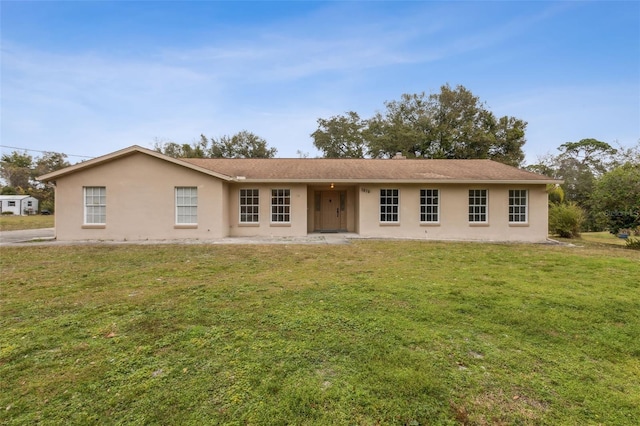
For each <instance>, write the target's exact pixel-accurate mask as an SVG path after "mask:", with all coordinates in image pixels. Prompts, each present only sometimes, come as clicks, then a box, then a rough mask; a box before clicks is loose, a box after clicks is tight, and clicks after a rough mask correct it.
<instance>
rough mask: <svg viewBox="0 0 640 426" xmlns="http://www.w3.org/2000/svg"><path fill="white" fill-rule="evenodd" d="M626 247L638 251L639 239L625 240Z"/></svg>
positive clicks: (639, 248) (639, 247) (639, 246)
mask: <svg viewBox="0 0 640 426" xmlns="http://www.w3.org/2000/svg"><path fill="white" fill-rule="evenodd" d="M626 244H627V245H626V247H627V248H628V249H631V250H640V238H631V237H629V238H627V241H626Z"/></svg>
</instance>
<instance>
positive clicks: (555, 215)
mask: <svg viewBox="0 0 640 426" xmlns="http://www.w3.org/2000/svg"><path fill="white" fill-rule="evenodd" d="M584 217H585V216H584V211H583V210H582V209H581V208H580V207H579V206H578V205H577V204H575V203H565V204H552V205H551V206H549V232H550V233H551V234H553V235H558V236H560V237H562V238H575V237H579V236H580V228H581V226H582V223H583V222H584Z"/></svg>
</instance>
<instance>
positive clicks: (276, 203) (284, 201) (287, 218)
mask: <svg viewBox="0 0 640 426" xmlns="http://www.w3.org/2000/svg"><path fill="white" fill-rule="evenodd" d="M270 218H271V223H275V224H280V223H291V189H289V188H274V189H272V190H271V215H270Z"/></svg>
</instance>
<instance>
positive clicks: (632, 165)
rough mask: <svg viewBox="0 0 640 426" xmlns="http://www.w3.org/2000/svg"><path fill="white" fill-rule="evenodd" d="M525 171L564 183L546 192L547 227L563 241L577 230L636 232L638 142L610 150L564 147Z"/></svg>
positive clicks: (588, 142)
mask: <svg viewBox="0 0 640 426" xmlns="http://www.w3.org/2000/svg"><path fill="white" fill-rule="evenodd" d="M558 151H559V152H558V154H555V155H553V154H547V155H546V156H544V157H542V158H540V159H539V161H538V163H537V164H533V165H530V166H527V169H529V170H531V171H534V172H537V173H541V174H544V175H547V176H550V177H553V178H557V179H562V180H564V183H563V184H562V185H560V186H559V187H557V188H551V189H550V212H549V214H550V216H549V221H550V227H551V228H552V231H554V232H555V233H557V234H559V235H560V236H563V237H572V236H577V235H579V233H580V232H581V231H603V230H609V231H610V232H612V233H614V234H616V233H618V232H619V231H620V230H621V229H624V230H627V231H628V232H634V230H635V232H640V141H638V144H637V145H636V146H635V147H631V148H623V147H618V148H615V147H613V146H611V145H610V144H608V143H606V142H602V141H599V140H597V139H593V138H589V139H582V140H580V141H577V142H566V143H564V144H562V145H560V146H559V147H558Z"/></svg>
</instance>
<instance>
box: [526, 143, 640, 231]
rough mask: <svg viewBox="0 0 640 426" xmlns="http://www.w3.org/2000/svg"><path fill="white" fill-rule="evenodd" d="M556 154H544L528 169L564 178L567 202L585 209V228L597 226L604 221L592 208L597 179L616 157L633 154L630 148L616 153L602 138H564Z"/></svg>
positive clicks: (609, 168)
mask: <svg viewBox="0 0 640 426" xmlns="http://www.w3.org/2000/svg"><path fill="white" fill-rule="evenodd" d="M558 151H560V153H559V154H557V155H555V156H554V155H547V156H545V157H544V158H542V159H541V160H540V163H539V164H536V165H533V166H530V167H529V169H530V170H537V171H542V172H544V174H546V175H548V176H551V177H554V178H556V179H562V180H564V183H563V184H562V185H561V187H562V190H563V191H564V194H565V200H566V201H567V202H571V203H576V204H577V205H578V206H579V207H580V208H582V209H583V210H585V212H586V217H585V222H584V225H583V226H584V228H585V230H591V231H598V230H601V229H602V227H603V225H604V224H605V223H606V221H603V220H602V217H601V215H600V216H599V209H597V208H594V204H593V201H592V197H593V193H594V190H595V187H596V184H597V182H598V180H599V179H600V178H601V177H602V176H603V175H604V174H605V173H607V172H608V171H610V170H611V169H612V168H613V167H614V166H615V165H616V164H618V161H619V159H624V158H627V156H629V157H632V156H633V152H634V151H633V150H628V151H625V153H624V155H622V156H621V155H620V153H618V150H617V149H615V148H613V147H612V146H611V145H609V144H608V143H606V142H602V141H599V140H597V139H593V138H587V139H582V140H580V141H577V142H566V143H563V144H562V145H560V146H559V147H558Z"/></svg>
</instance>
